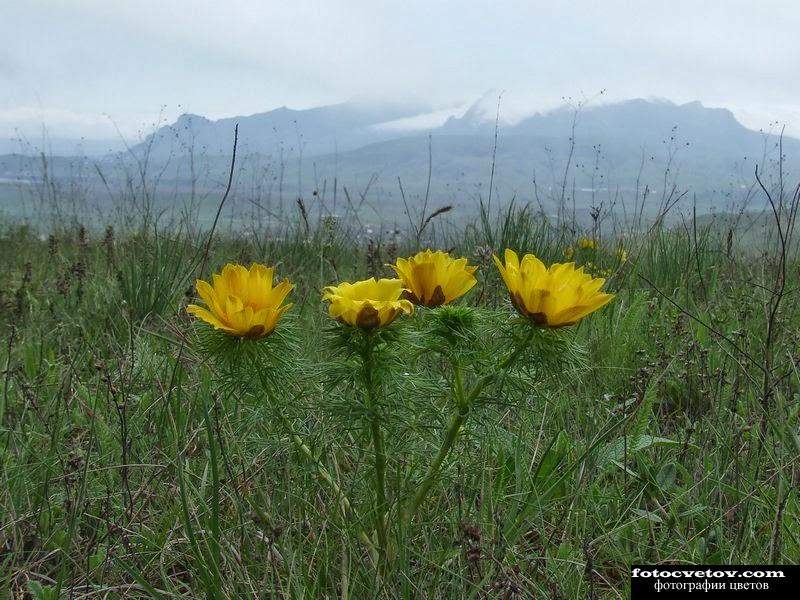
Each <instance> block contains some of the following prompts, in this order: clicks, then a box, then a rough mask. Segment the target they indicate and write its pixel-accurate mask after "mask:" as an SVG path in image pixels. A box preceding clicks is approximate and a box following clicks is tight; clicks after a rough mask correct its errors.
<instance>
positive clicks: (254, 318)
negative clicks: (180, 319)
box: [186, 263, 294, 338]
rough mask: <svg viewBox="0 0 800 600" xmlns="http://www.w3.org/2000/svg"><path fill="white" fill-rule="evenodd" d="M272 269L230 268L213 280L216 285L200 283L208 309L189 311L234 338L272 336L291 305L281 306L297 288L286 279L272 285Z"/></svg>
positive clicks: (189, 308)
mask: <svg viewBox="0 0 800 600" xmlns="http://www.w3.org/2000/svg"><path fill="white" fill-rule="evenodd" d="M272 277H273V270H272V268H271V267H266V266H264V265H261V264H258V263H253V265H252V266H251V267H250V268H249V269H247V268H246V267H244V266H243V265H234V264H227V265H225V268H223V269H222V273H221V274H218V273H215V274H214V275H213V276H212V281H213V285H211V284H209V283H208V282H207V281H203V280H202V279H198V280H197V293H198V294H199V295H200V298H201V299H202V300H203V302H204V303H205V305H206V306H207V307H208V308H203V307H201V306H197V305H196V304H190V305H189V306H188V307H187V308H186V310H187V311H188V312H189V313H191V314H193V315H194V316H196V317H198V318H199V319H201V320H203V321H205V322H206V323H208V324H209V325H211V326H213V327H214V329H219V330H222V331H224V332H225V333H228V334H230V335H233V336H238V337H248V338H257V337H262V336H265V335H269V334H270V333H272V331H273V330H274V329H275V327H276V326H277V324H278V320H279V319H280V318H281V316H282V315H283V313H285V312H286V311H287V310H289V308H291V306H292V305H291V304H282V303H283V301H284V299H285V298H286V296H287V294H288V293H289V292H290V291H292V289H293V288H294V285H292V284H291V283H289V281H288V280H287V279H284V280H283V281H281V282H280V283H279V284H278V285H277V286H274V287H273V285H272Z"/></svg>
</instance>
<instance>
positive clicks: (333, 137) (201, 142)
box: [133, 101, 423, 158]
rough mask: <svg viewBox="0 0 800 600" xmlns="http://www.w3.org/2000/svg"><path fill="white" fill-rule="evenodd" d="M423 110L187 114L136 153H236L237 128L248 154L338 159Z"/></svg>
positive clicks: (365, 107) (350, 107)
mask: <svg viewBox="0 0 800 600" xmlns="http://www.w3.org/2000/svg"><path fill="white" fill-rule="evenodd" d="M422 110H423V107H420V106H411V105H395V106H392V105H388V106H387V105H382V106H376V105H375V104H369V103H365V102H357V101H353V102H346V103H343V104H335V105H330V106H321V107H317V108H311V109H307V110H293V109H290V108H287V107H285V106H282V107H280V108H277V109H275V110H271V111H268V112H264V113H257V114H254V115H249V116H241V117H231V118H226V119H219V120H217V121H212V120H209V119H207V118H205V117H202V116H200V115H193V114H184V115H181V116H180V117H179V118H178V120H177V121H176V122H175V123H173V124H172V125H167V126H165V127H161V128H160V129H158V131H156V132H155V133H153V134H151V135H150V136H148V137H147V138H146V139H145V140H144V141H143V142H142V143H141V144H138V145H137V146H135V147H134V148H133V150H134V151H135V152H144V151H146V150H149V151H150V153H151V156H154V157H157V158H165V157H167V156H170V155H176V154H177V155H180V154H183V153H185V152H187V151H189V150H190V149H192V150H193V151H194V152H195V153H205V154H210V155H216V154H224V155H227V154H229V153H230V151H231V144H232V142H233V129H234V126H235V125H236V124H237V123H238V124H239V149H240V150H241V151H242V153H244V154H248V153H258V154H280V153H281V152H282V151H283V152H284V153H291V152H295V153H299V149H302V151H303V155H304V156H317V155H320V154H329V153H330V154H333V153H335V152H337V151H340V150H351V149H353V148H358V147H359V146H363V145H365V144H368V143H373V142H376V141H380V140H384V139H390V138H392V137H397V133H396V132H392V131H381V130H380V129H378V128H377V127H376V126H377V125H379V124H381V123H385V122H387V121H392V120H395V119H401V118H404V117H409V116H413V115H415V114H418V113H419V112H421V111H422Z"/></svg>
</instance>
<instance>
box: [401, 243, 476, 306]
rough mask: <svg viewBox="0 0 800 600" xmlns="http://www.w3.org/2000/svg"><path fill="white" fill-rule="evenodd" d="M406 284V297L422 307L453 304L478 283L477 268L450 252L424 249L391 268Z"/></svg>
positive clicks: (402, 259) (404, 294)
mask: <svg viewBox="0 0 800 600" xmlns="http://www.w3.org/2000/svg"><path fill="white" fill-rule="evenodd" d="M389 266H390V267H392V269H394V271H395V272H396V273H397V276H398V277H399V278H400V280H401V281H402V282H403V285H404V286H405V288H406V291H405V292H403V296H402V297H403V298H406V299H407V300H410V301H411V302H412V303H414V304H417V305H419V306H428V307H434V306H441V305H442V304H450V303H451V302H453V300H455V299H456V298H459V297H461V296H463V295H464V294H466V293H467V292H468V291H469V290H470V289H471V288H472V286H474V285H475V283H477V279H475V271H477V269H478V267H471V266H469V265H467V259H466V258H459V259H454V258H451V257H450V255H449V254H448V253H447V252H442V251H439V250H437V251H436V252H433V251H431V250H425V251H424V252H418V253H417V254H416V255H415V256H412V257H410V258H407V259H406V258H398V259H397V263H396V264H394V265H389Z"/></svg>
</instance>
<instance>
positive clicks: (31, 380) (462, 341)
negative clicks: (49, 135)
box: [0, 180, 800, 599]
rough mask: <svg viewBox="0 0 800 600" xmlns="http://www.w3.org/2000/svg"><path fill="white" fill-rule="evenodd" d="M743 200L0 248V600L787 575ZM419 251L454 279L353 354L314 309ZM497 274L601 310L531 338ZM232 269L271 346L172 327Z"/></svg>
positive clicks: (755, 260) (417, 592) (772, 325)
mask: <svg viewBox="0 0 800 600" xmlns="http://www.w3.org/2000/svg"><path fill="white" fill-rule="evenodd" d="M755 193H756V194H758V195H759V196H764V198H765V200H764V201H765V202H766V201H767V200H769V202H770V204H769V206H771V207H772V209H773V210H771V211H767V212H766V213H765V215H764V216H763V217H762V218H760V220H759V219H752V220H750V221H748V220H747V219H746V218H743V217H742V215H741V214H740V215H738V216H737V215H722V216H719V217H718V218H715V219H710V218H700V217H695V216H693V215H691V214H688V216H686V217H685V218H683V219H676V220H673V221H672V222H671V223H670V224H667V223H666V222H665V221H663V220H661V219H656V220H655V221H650V222H648V223H647V224H646V225H645V226H642V223H641V219H640V222H639V223H638V224H637V226H634V225H630V226H626V225H620V226H618V227H617V226H615V227H613V228H601V227H589V228H585V229H581V228H580V227H578V226H577V225H575V223H574V222H572V223H569V222H559V221H556V220H554V219H552V218H550V217H548V216H547V215H544V214H542V213H541V212H539V211H537V210H535V208H534V207H532V206H524V205H519V204H517V205H514V204H510V205H506V206H505V207H504V208H503V209H502V210H496V209H495V210H491V209H488V208H486V207H483V208H484V210H482V211H481V212H480V214H479V216H478V217H476V218H475V219H472V220H470V221H468V222H467V223H466V224H463V223H458V224H453V223H448V221H446V220H445V219H446V218H447V217H448V215H447V214H441V215H438V216H433V217H431V215H430V214H428V216H427V217H426V216H424V215H423V216H422V218H420V219H419V220H415V219H410V222H409V224H408V226H407V227H404V228H403V229H402V230H400V229H397V228H392V229H391V230H385V229H380V228H376V230H375V231H374V232H372V233H371V234H367V233H365V232H364V231H363V230H354V229H353V228H352V227H350V226H345V224H344V222H343V221H342V220H340V219H334V218H329V217H328V216H325V215H320V217H319V218H314V214H313V212H312V213H310V214H309V211H306V210H305V209H304V208H303V206H302V203H301V204H300V205H299V208H298V212H297V214H296V217H295V218H294V219H293V220H292V222H290V223H287V224H286V225H285V226H284V227H283V228H282V229H281V230H280V231H276V230H275V229H271V230H269V229H265V230H262V231H260V232H258V233H257V234H255V235H248V236H244V235H237V234H236V232H235V231H225V232H217V233H215V232H214V230H212V231H210V232H209V231H208V230H201V229H194V228H192V227H160V226H159V223H158V220H157V219H156V218H150V215H147V218H142V217H141V214H139V213H136V214H135V215H134V217H132V218H130V219H127V220H125V221H124V224H121V222H115V223H112V224H110V225H108V227H105V228H104V227H102V226H101V227H97V226H94V227H86V226H83V225H82V224H81V223H80V222H79V221H77V220H75V219H72V220H70V219H63V220H61V221H60V222H58V223H55V224H54V225H53V226H51V227H50V228H49V229H48V230H47V231H46V232H45V233H42V231H41V230H38V229H36V228H34V227H31V226H28V225H25V224H20V223H16V222H10V221H9V222H7V223H6V224H5V225H4V226H3V227H2V230H0V339H2V348H0V365H2V373H1V375H2V378H1V380H0V390H2V392H1V395H0V590H2V593H3V595H4V596H7V597H28V596H30V597H33V598H37V599H51V598H61V597H65V598H75V599H78V598H80V599H84V598H95V597H96V598H122V597H125V598H136V597H157V598H171V597H186V598H193V597H209V598H239V597H285V598H337V597H341V598H483V597H492V598H531V597H548V598H578V597H588V598H625V597H627V596H628V595H629V568H630V565H631V564H652V563H672V562H677V563H691V564H765V563H770V564H780V563H792V562H796V561H797V559H798V557H800V529H798V525H797V523H798V516H799V515H800V501H799V500H798V496H797V484H798V475H799V474H800V470H799V469H798V466H799V465H798V457H799V456H800V429H799V428H798V416H800V415H799V412H800V370H798V369H799V365H798V356H799V354H798V343H800V326H799V325H800V303H798V302H797V293H798V275H800V263H799V262H798V260H797V254H796V246H795V245H794V240H793V232H794V224H795V223H794V219H795V215H796V212H797V203H798V196H797V193H796V191H795V193H793V190H791V189H789V188H788V187H787V188H784V186H783V181H782V180H781V181H780V184H779V185H776V186H773V187H765V188H763V189H761V190H759V189H756V192H755ZM766 194H769V197H768V198H767V197H766ZM746 222H747V223H749V226H748V227H745V223H746ZM590 223H591V221H590ZM753 223H758V226H755V225H753ZM581 239H584V240H590V241H591V242H592V243H584V244H583V246H585V247H581V244H580V243H579V240H581ZM426 248H438V249H442V250H446V251H448V252H449V253H450V255H451V256H453V257H465V258H467V259H468V260H469V263H470V264H471V265H474V266H476V267H477V271H476V274H475V275H476V277H477V284H476V285H475V286H474V287H473V288H472V289H471V290H469V291H468V292H467V293H466V294H464V295H463V296H462V297H461V298H459V299H458V300H456V301H455V302H454V303H452V304H451V305H448V306H443V307H439V308H424V307H422V308H420V307H417V308H416V310H415V311H414V314H413V315H400V316H399V317H398V318H397V319H396V320H395V321H394V322H393V323H391V324H387V325H386V326H385V327H380V328H379V331H377V330H376V332H375V333H374V334H372V333H370V334H365V333H363V332H358V331H355V332H354V331H351V330H350V329H348V328H347V327H345V326H343V325H342V324H340V323H337V322H336V321H335V320H333V319H331V318H330V316H329V315H328V306H327V304H326V303H324V302H323V301H322V300H321V296H322V293H323V290H324V289H325V288H326V286H329V285H335V284H337V283H339V282H343V281H355V280H361V279H365V278H367V277H372V276H376V277H393V276H394V272H393V271H392V270H391V269H390V268H389V267H388V266H387V265H390V264H394V263H395V261H396V260H397V259H398V258H402V257H408V256H411V255H414V254H415V253H416V252H417V251H419V250H424V249H426ZM506 248H510V249H513V250H515V251H517V252H518V253H519V254H520V256H521V255H522V254H524V253H533V254H535V255H536V256H537V257H539V258H541V259H542V260H543V261H544V263H545V264H551V263H554V262H565V261H567V258H565V253H566V256H568V257H569V259H570V260H573V261H575V262H576V263H577V264H579V265H582V266H584V268H585V269H586V271H587V272H589V273H591V274H593V275H597V276H603V277H605V278H606V283H605V286H604V289H605V290H607V291H609V292H611V293H613V294H615V297H614V299H613V300H612V301H611V302H610V303H608V304H607V305H606V306H604V307H602V308H600V309H599V310H597V311H596V312H594V313H592V314H590V315H588V316H586V317H585V318H583V319H582V320H580V321H579V322H577V323H576V324H574V325H571V326H568V327H563V328H558V329H549V328H544V327H537V326H535V325H534V324H532V323H530V322H529V321H527V320H525V319H523V318H521V317H519V316H518V315H517V313H516V312H515V311H514V309H513V308H512V304H511V302H509V298H508V292H507V290H506V288H505V285H504V283H503V280H502V279H501V277H500V274H499V272H498V269H497V268H496V266H495V264H494V263H493V259H492V257H493V255H499V256H502V254H503V251H504V250H505V249H506ZM254 262H256V263H263V264H265V265H269V266H271V267H274V269H275V276H276V281H278V280H280V279H283V278H284V277H285V278H287V279H288V280H289V281H290V282H291V283H292V284H294V286H295V287H294V289H293V290H292V292H291V293H290V295H289V297H288V301H290V302H292V303H293V306H292V307H291V308H290V309H289V310H288V311H287V312H286V313H285V315H284V316H283V317H282V318H281V319H280V321H279V322H278V325H277V327H276V328H275V331H274V332H273V333H271V334H270V335H267V336H264V337H261V338H258V339H242V338H236V337H233V336H228V335H225V334H223V333H220V332H215V331H214V330H213V329H212V328H211V327H209V326H207V325H206V324H205V323H203V322H202V321H201V320H199V319H195V318H193V317H192V316H191V315H189V314H188V313H187V310H186V307H187V305H188V304H190V303H193V302H198V298H197V292H196V290H195V280H196V279H197V278H202V279H206V280H208V279H210V277H211V274H212V273H216V272H219V271H220V270H221V269H222V267H223V266H224V265H225V264H227V263H238V264H242V265H245V266H249V265H250V264H251V263H254ZM365 348H367V349H366V350H365ZM370 353H373V354H370ZM365 356H368V357H370V358H369V360H368V359H366V358H365ZM454 407H455V410H454ZM376 422H379V424H380V428H381V430H380V431H381V436H382V437H381V440H382V443H383V447H382V448H381V449H380V452H378V451H376V448H375V447H374V446H375V444H374V442H375V439H376V438H375V435H374V433H375V430H374V426H375V423H376ZM454 423H455V426H453V424H454ZM447 444H450V445H449V446H447ZM444 446H447V448H446V450H447V451H446V452H443V451H442V448H443V447H444ZM380 463H382V464H380ZM379 464H380V467H381V468H380V469H379V468H378V467H379ZM378 470H380V471H381V473H382V475H381V476H379V477H380V481H381V484H380V486H378V485H376V484H375V477H376V472H377V471H378ZM378 487H381V488H382V489H380V490H378Z"/></svg>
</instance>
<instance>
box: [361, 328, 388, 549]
mask: <svg viewBox="0 0 800 600" xmlns="http://www.w3.org/2000/svg"><path fill="white" fill-rule="evenodd" d="M372 350H373V339H372V337H371V335H369V334H368V335H367V340H366V344H365V346H364V353H363V354H362V359H363V363H364V388H365V392H366V400H367V407H368V408H369V410H370V411H371V413H372V416H371V417H370V433H371V434H372V449H373V451H374V454H375V463H374V469H375V521H376V523H375V529H376V531H377V533H378V550H379V552H380V556H381V559H382V561H385V559H386V549H387V548H386V546H387V536H386V513H387V512H388V508H387V502H386V450H385V449H384V446H383V432H382V431H381V414H380V411H379V410H378V407H376V406H375V381H374V377H373V364H372V362H373V357H372Z"/></svg>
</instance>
